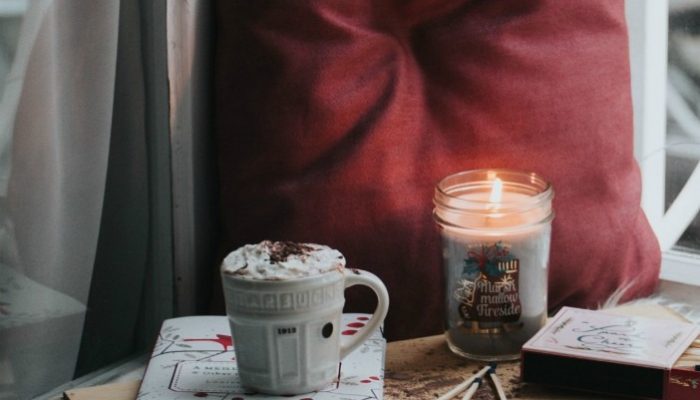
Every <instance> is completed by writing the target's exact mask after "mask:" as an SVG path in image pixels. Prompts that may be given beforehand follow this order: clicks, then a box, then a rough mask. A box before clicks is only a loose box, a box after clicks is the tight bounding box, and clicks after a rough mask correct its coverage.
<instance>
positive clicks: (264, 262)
mask: <svg viewBox="0 0 700 400" xmlns="http://www.w3.org/2000/svg"><path fill="white" fill-rule="evenodd" d="M343 268H345V257H344V256H343V255H342V254H341V253H340V252H339V251H338V250H335V249H332V248H330V247H328V246H324V245H320V244H315V243H294V242H271V241H269V240H265V241H262V242H260V243H258V244H247V245H245V246H243V247H240V248H238V249H236V250H235V251H233V252H231V253H229V255H228V256H226V258H225V259H224V262H223V265H222V266H221V269H222V271H223V272H224V273H225V274H231V275H235V276H237V277H241V278H246V279H257V280H286V279H296V278H303V277H306V276H312V275H318V274H322V273H324V272H329V271H333V270H338V271H342V270H343Z"/></svg>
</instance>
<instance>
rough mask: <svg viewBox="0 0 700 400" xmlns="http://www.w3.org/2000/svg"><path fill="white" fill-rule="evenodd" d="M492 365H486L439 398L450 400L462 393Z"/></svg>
mask: <svg viewBox="0 0 700 400" xmlns="http://www.w3.org/2000/svg"><path fill="white" fill-rule="evenodd" d="M490 369H491V367H488V366H487V367H484V368H482V369H481V370H479V372H477V373H476V374H474V375H472V376H471V377H469V378H467V379H466V380H465V381H464V382H462V383H460V384H459V385H457V386H455V387H453V388H452V389H451V390H450V391H449V392H447V393H445V394H443V395H442V396H440V397H438V399H437V400H450V399H451V398H453V397H455V396H456V395H458V394H460V393H462V391H463V390H464V389H466V388H467V387H469V385H471V384H472V382H474V381H475V380H476V378H481V377H482V376H484V374H486V373H487V372H488V371H489V370H490Z"/></svg>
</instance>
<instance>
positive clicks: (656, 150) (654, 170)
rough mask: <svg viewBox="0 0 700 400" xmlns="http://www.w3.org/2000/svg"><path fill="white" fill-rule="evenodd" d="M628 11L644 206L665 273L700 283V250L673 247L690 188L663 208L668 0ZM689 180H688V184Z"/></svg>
mask: <svg viewBox="0 0 700 400" xmlns="http://www.w3.org/2000/svg"><path fill="white" fill-rule="evenodd" d="M625 11H626V16H627V24H628V28H629V36H630V64H631V77H632V97H633V107H634V152H635V157H636V159H637V162H638V164H639V168H640V171H641V176H642V208H643V209H644V212H645V213H646V215H647V218H648V219H649V222H650V224H651V226H652V229H653V230H654V232H655V233H656V236H657V238H658V239H659V244H660V246H661V249H662V252H663V253H662V262H661V274H660V277H661V279H663V280H667V281H673V282H682V283H686V284H691V285H695V286H700V256H698V255H696V254H693V253H690V252H686V251H682V250H680V249H677V248H676V249H674V248H673V245H674V244H675V243H676V241H677V240H678V238H679V237H680V235H681V234H682V233H683V231H684V230H685V229H686V228H687V224H682V223H679V222H680V221H683V220H684V219H687V218H685V217H686V216H687V215H685V214H687V213H688V212H691V211H692V210H693V209H694V208H695V207H696V205H695V204H691V203H692V199H691V198H690V195H689V193H687V194H686V195H683V194H684V192H687V190H685V188H684V190H682V191H681V193H680V194H679V196H678V197H677V199H676V201H674V203H673V204H672V206H671V207H670V208H669V209H668V211H666V212H664V211H665V209H666V208H665V201H666V198H665V190H664V189H663V188H664V187H665V176H666V152H665V147H666V107H667V105H666V99H667V97H666V82H667V71H668V28H669V26H668V17H669V0H625ZM698 171H700V169H698V167H696V171H695V172H694V173H693V176H695V178H692V177H691V179H697V178H698V177H700V174H698V173H697V172H698ZM689 182H690V179H689ZM689 186H691V185H690V184H688V183H686V188H688V187H689ZM659 188H661V190H659ZM695 202H697V200H695ZM693 215H694V214H693ZM684 225H685V226H684ZM681 227H682V228H681Z"/></svg>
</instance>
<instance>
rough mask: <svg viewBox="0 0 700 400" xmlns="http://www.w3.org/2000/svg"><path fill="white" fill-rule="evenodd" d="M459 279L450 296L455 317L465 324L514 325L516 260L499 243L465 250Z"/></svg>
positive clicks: (517, 315) (517, 308)
mask: <svg viewBox="0 0 700 400" xmlns="http://www.w3.org/2000/svg"><path fill="white" fill-rule="evenodd" d="M466 250H467V253H466V257H465V258H464V260H463V262H464V264H463V271H462V278H461V279H460V281H459V283H458V287H457V288H456V289H455V292H454V296H455V298H456V299H457V300H459V306H458V310H459V315H460V316H461V317H462V318H463V319H464V320H465V321H471V322H476V323H477V324H479V323H489V324H488V325H491V326H490V328H491V329H493V328H494V326H492V325H493V323H499V322H500V323H509V322H511V323H512V322H517V321H518V320H519V319H520V314H521V310H522V307H521V305H520V293H519V288H518V286H519V283H518V281H519V279H518V275H519V270H520V260H518V259H517V258H516V257H515V255H514V254H512V253H511V252H510V246H507V245H505V244H504V243H503V242H502V241H498V242H496V243H494V244H491V245H489V244H479V245H472V246H467V249H466Z"/></svg>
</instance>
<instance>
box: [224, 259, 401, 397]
mask: <svg viewBox="0 0 700 400" xmlns="http://www.w3.org/2000/svg"><path fill="white" fill-rule="evenodd" d="M222 281H223V289H224V296H225V299H226V313H227V314H228V318H229V322H230V325H231V330H232V334H233V340H234V348H235V351H236V361H237V362H238V371H239V375H240V379H241V383H242V384H243V386H245V387H247V388H250V389H252V390H255V391H258V392H262V393H270V394H300V393H307V392H311V391H314V390H319V389H322V388H324V387H326V386H328V385H329V384H330V383H332V382H333V380H334V379H335V378H336V377H337V374H338V364H339V362H340V360H341V359H342V358H343V357H345V356H346V355H348V354H349V353H350V352H352V351H353V350H354V349H356V348H357V347H358V346H359V345H360V344H362V342H364V341H365V340H366V339H367V338H368V337H369V335H370V334H371V333H372V332H373V331H374V330H375V329H377V327H379V325H380V324H381V323H382V321H383V320H384V317H385V316H386V313H387V311H388V308H389V295H388V293H387V290H386V287H385V286H384V284H383V283H382V281H381V280H380V279H379V278H377V276H375V275H374V274H372V273H370V272H367V271H364V270H360V269H349V268H346V269H344V270H343V271H342V272H341V271H338V270H333V271H330V272H325V273H322V274H318V275H313V276H308V277H303V278H296V279H285V280H255V279H245V278H241V277H237V276H235V275H231V274H227V273H224V272H222ZM354 285H365V286H368V287H369V288H371V289H372V290H373V291H374V293H375V294H376V296H377V308H376V310H375V311H374V315H373V316H372V318H371V319H370V320H369V321H368V322H367V324H366V325H365V327H364V328H363V329H362V330H361V331H360V332H358V333H357V334H356V335H353V336H342V337H341V335H340V316H341V313H342V310H343V304H344V303H345V295H344V291H345V288H347V287H350V286H354Z"/></svg>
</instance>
